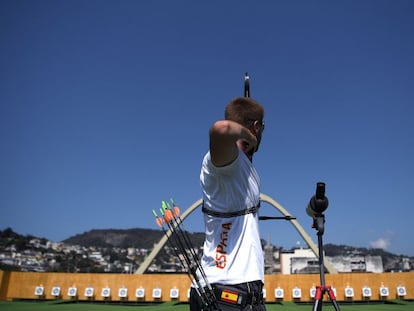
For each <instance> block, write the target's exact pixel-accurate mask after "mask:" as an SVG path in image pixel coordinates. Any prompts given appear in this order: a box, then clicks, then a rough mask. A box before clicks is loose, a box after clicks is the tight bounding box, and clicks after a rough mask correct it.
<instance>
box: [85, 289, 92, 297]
mask: <svg viewBox="0 0 414 311" xmlns="http://www.w3.org/2000/svg"><path fill="white" fill-rule="evenodd" d="M85 297H93V287H87V288H85Z"/></svg>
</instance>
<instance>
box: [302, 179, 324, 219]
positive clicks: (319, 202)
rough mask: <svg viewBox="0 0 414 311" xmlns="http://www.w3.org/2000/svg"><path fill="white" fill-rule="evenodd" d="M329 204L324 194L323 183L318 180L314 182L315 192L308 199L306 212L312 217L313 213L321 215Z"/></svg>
mask: <svg viewBox="0 0 414 311" xmlns="http://www.w3.org/2000/svg"><path fill="white" fill-rule="evenodd" d="M328 205H329V201H328V198H327V197H326V196H325V183H324V182H318V183H317V184H316V193H315V195H314V196H313V197H312V198H311V199H310V201H309V204H308V207H307V208H306V213H307V214H308V215H309V216H311V217H313V216H315V215H321V214H322V213H323V212H324V211H325V210H326V209H327V208H328Z"/></svg>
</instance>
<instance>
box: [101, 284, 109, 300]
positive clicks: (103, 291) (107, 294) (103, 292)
mask: <svg viewBox="0 0 414 311" xmlns="http://www.w3.org/2000/svg"><path fill="white" fill-rule="evenodd" d="M110 295H111V289H110V288H108V287H105V288H102V292H101V296H102V297H104V298H108V297H109V296H110Z"/></svg>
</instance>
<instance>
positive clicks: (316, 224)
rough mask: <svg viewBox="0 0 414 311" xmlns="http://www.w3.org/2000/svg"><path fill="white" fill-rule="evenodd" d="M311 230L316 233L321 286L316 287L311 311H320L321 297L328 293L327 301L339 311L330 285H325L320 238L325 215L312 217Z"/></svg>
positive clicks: (323, 228) (323, 227) (323, 229)
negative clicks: (314, 230)
mask: <svg viewBox="0 0 414 311" xmlns="http://www.w3.org/2000/svg"><path fill="white" fill-rule="evenodd" d="M313 228H315V229H316V230H317V231H318V233H317V234H318V249H319V275H320V280H321V284H320V285H318V286H316V292H315V302H314V305H313V309H312V311H321V310H322V303H323V296H324V294H325V293H328V296H329V299H330V300H331V302H332V304H333V306H334V308H335V310H336V311H339V305H338V303H337V302H336V297H335V293H334V291H333V290H332V287H331V286H330V285H325V267H324V265H323V241H322V236H323V233H324V231H325V215H323V214H322V213H320V214H315V215H314V216H313Z"/></svg>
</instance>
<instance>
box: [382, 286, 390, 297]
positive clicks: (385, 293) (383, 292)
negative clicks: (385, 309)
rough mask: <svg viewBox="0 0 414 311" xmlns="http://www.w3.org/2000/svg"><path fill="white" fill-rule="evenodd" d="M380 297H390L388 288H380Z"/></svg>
mask: <svg viewBox="0 0 414 311" xmlns="http://www.w3.org/2000/svg"><path fill="white" fill-rule="evenodd" d="M380 295H381V297H387V296H388V295H389V291H388V287H385V286H383V287H380Z"/></svg>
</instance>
